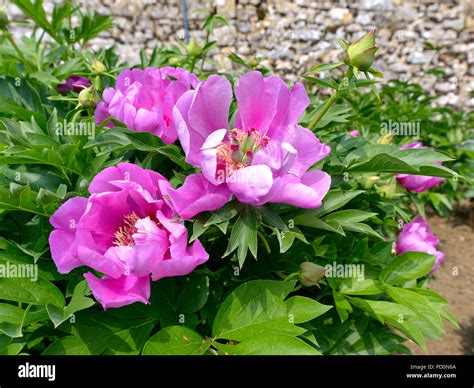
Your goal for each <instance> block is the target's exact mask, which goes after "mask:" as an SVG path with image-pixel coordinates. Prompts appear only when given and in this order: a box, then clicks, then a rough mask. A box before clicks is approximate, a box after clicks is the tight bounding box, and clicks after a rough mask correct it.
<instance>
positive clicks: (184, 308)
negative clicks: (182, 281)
mask: <svg viewBox="0 0 474 388" xmlns="http://www.w3.org/2000/svg"><path fill="white" fill-rule="evenodd" d="M208 297H209V278H208V277H207V276H203V277H195V278H193V279H191V280H189V281H188V283H187V284H186V285H185V286H184V288H183V289H182V290H181V292H180V293H179V295H178V300H177V304H178V306H177V311H178V313H194V312H196V311H199V310H200V309H201V308H202V307H203V306H204V305H205V304H206V302H207V298H208Z"/></svg>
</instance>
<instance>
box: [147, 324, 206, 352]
mask: <svg viewBox="0 0 474 388" xmlns="http://www.w3.org/2000/svg"><path fill="white" fill-rule="evenodd" d="M210 345H211V343H210V341H207V340H205V339H204V338H203V337H202V336H201V335H199V334H198V333H196V332H195V331H194V330H191V329H189V328H187V327H186V326H168V327H165V328H164V329H161V330H160V331H159V332H158V333H156V334H155V335H154V336H152V337H150V339H149V340H148V341H147V342H146V344H145V347H144V348H143V354H144V355H166V356H170V355H202V354H204V353H205V352H206V351H207V349H208V348H209V346H210Z"/></svg>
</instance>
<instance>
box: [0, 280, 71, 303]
mask: <svg viewBox="0 0 474 388" xmlns="http://www.w3.org/2000/svg"><path fill="white" fill-rule="evenodd" d="M0 299H5V300H12V301H16V302H24V303H30V304H35V305H36V304H52V305H54V306H58V307H62V306H64V303H65V302H64V296H63V294H62V292H61V291H60V290H59V289H58V288H57V287H56V286H55V285H54V284H52V283H50V282H48V281H47V280H44V279H42V278H40V277H39V278H38V279H37V280H36V281H32V280H31V279H30V278H0Z"/></svg>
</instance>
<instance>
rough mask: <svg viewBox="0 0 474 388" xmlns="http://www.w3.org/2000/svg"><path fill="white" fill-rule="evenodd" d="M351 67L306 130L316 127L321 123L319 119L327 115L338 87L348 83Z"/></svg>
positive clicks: (335, 97)
mask: <svg viewBox="0 0 474 388" xmlns="http://www.w3.org/2000/svg"><path fill="white" fill-rule="evenodd" d="M353 74H354V73H353V71H352V67H350V66H349V68H348V69H347V71H346V74H345V75H344V78H343V79H342V81H341V82H340V83H339V86H338V88H337V90H336V91H335V92H334V94H333V95H332V96H331V97H329V99H328V100H327V101H326V102H325V103H324V105H323V107H322V109H321V110H320V111H319V112H318V113H317V114H316V116H314V118H313V119H312V120H311V122H310V123H309V125H308V128H309V129H311V130H313V129H314V128H315V127H316V125H317V124H318V123H319V122H320V121H321V119H322V118H323V117H324V115H325V114H326V113H327V111H328V110H329V108H330V107H331V106H332V104H334V102H335V101H336V100H337V97H338V92H339V87H340V86H342V85H343V83H344V82H348V81H349V80H350V79H351V78H352V75H353Z"/></svg>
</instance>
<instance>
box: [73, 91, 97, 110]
mask: <svg viewBox="0 0 474 388" xmlns="http://www.w3.org/2000/svg"><path fill="white" fill-rule="evenodd" d="M78 98H79V104H80V105H82V106H83V107H84V108H95V107H96V106H97V104H98V102H99V101H100V97H99V95H98V94H97V91H96V89H95V87H93V86H91V87H89V88H86V89H83V90H82V91H81V92H80V93H79V96H78Z"/></svg>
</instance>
